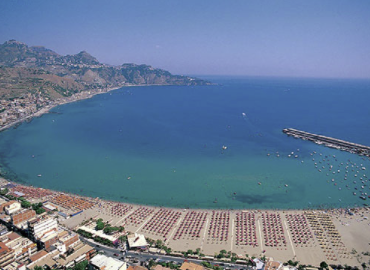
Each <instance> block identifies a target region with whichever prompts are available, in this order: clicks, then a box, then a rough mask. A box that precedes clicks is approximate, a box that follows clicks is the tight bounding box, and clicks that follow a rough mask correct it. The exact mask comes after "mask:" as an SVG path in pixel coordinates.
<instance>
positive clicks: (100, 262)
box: [90, 254, 130, 270]
mask: <svg viewBox="0 0 370 270" xmlns="http://www.w3.org/2000/svg"><path fill="white" fill-rule="evenodd" d="M90 263H91V264H93V265H95V266H97V267H99V268H100V269H102V268H103V267H104V270H118V269H121V268H122V267H124V266H125V264H126V263H125V262H122V261H120V260H117V259H115V258H111V257H107V256H105V255H102V254H98V255H96V256H95V257H94V258H92V259H91V261H90ZM124 269H125V267H124ZM129 269H130V268H129Z"/></svg>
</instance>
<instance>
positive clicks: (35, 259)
mask: <svg viewBox="0 0 370 270" xmlns="http://www.w3.org/2000/svg"><path fill="white" fill-rule="evenodd" d="M48 254H49V253H47V252H46V251H45V250H41V251H39V252H37V253H36V254H34V255H32V256H31V257H30V258H29V262H30V263H36V262H38V261H40V260H42V259H43V258H44V257H46V256H47V255H48Z"/></svg>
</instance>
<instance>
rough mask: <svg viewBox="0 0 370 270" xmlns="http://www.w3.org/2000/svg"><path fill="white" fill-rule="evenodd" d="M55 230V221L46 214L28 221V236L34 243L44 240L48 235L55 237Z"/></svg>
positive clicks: (56, 226)
mask: <svg viewBox="0 0 370 270" xmlns="http://www.w3.org/2000/svg"><path fill="white" fill-rule="evenodd" d="M57 228H58V222H57V220H56V219H55V218H53V217H51V216H49V215H47V214H46V213H44V214H43V215H41V216H39V217H35V218H32V219H30V220H28V235H29V237H30V238H31V239H33V240H34V241H37V240H40V239H41V238H45V237H47V236H48V235H50V234H53V235H54V236H56V231H57Z"/></svg>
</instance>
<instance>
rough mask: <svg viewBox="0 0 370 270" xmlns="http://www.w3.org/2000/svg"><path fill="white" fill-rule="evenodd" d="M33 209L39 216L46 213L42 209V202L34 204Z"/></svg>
mask: <svg viewBox="0 0 370 270" xmlns="http://www.w3.org/2000/svg"><path fill="white" fill-rule="evenodd" d="M32 209H33V210H35V211H36V214H38V215H39V214H42V213H44V212H45V209H44V208H42V203H41V202H39V203H34V204H32Z"/></svg>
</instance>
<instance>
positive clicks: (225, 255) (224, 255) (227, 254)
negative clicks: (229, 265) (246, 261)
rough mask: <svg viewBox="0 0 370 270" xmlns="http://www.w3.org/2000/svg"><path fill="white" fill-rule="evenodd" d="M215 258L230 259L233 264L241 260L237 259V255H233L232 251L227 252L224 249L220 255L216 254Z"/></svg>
mask: <svg viewBox="0 0 370 270" xmlns="http://www.w3.org/2000/svg"><path fill="white" fill-rule="evenodd" d="M215 258H217V259H229V260H230V261H231V262H236V260H238V259H239V258H238V257H237V255H236V253H232V252H231V251H226V250H224V249H222V250H220V253H219V254H217V253H216V254H215Z"/></svg>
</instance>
